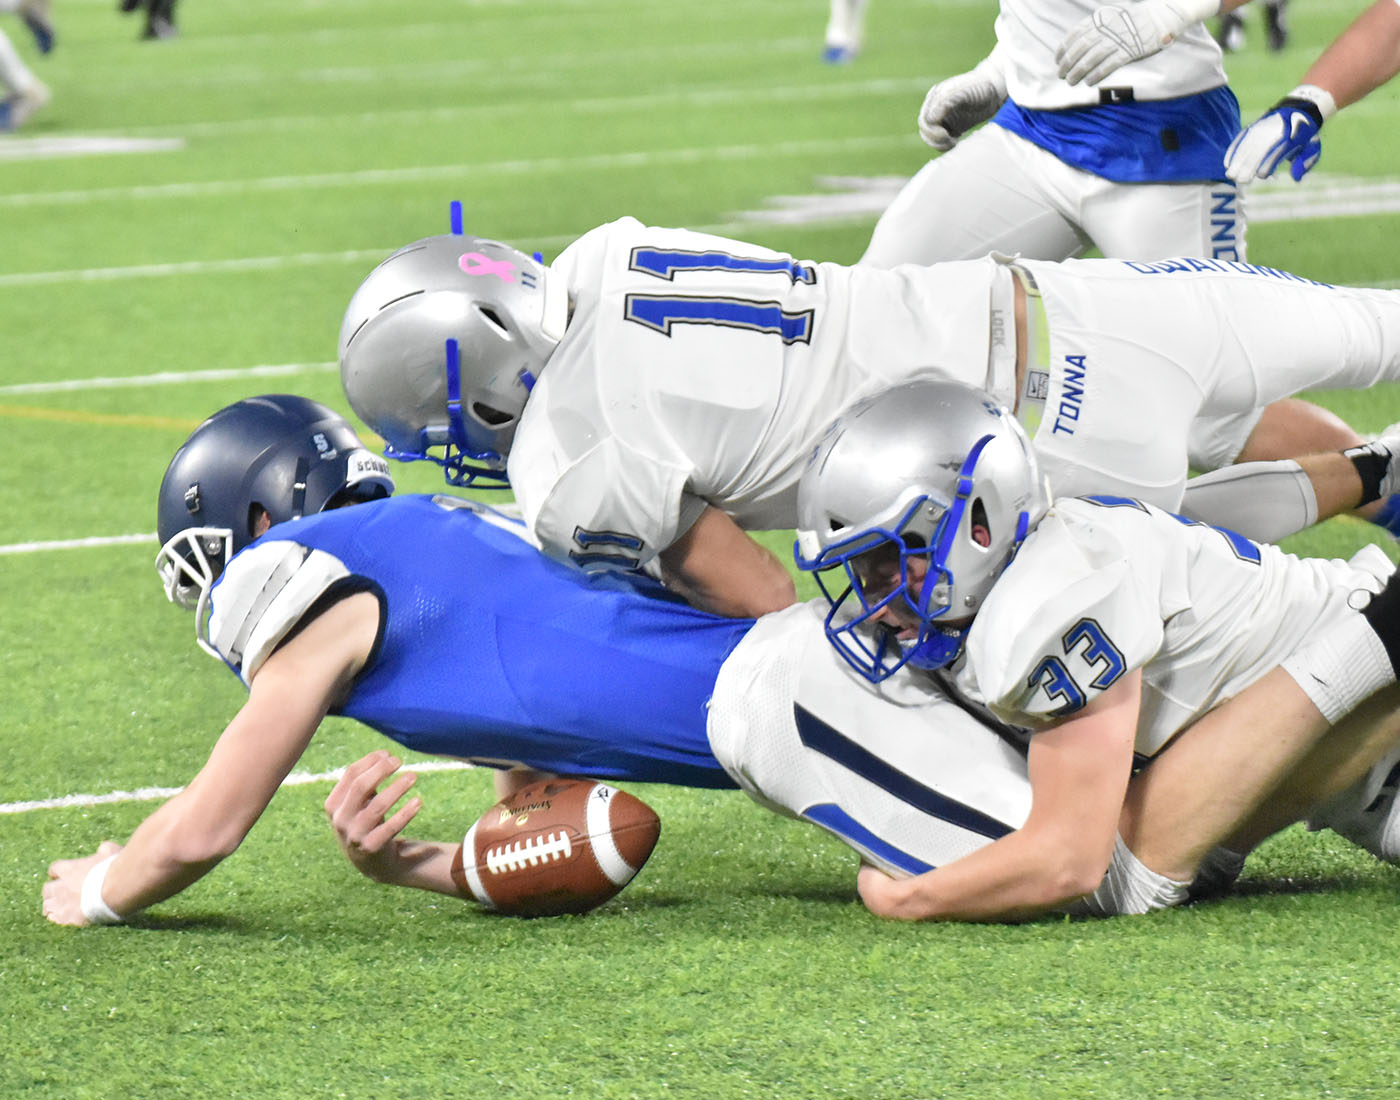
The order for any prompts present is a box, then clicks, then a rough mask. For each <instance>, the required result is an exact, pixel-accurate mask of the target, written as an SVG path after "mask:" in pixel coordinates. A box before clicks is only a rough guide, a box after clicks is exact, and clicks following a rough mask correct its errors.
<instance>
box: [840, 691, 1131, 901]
mask: <svg viewBox="0 0 1400 1100" xmlns="http://www.w3.org/2000/svg"><path fill="white" fill-rule="evenodd" d="M1141 690H1142V673H1141V671H1140V670H1137V671H1134V672H1132V673H1130V674H1128V675H1126V676H1124V677H1122V678H1121V679H1120V680H1119V681H1118V682H1117V683H1116V684H1114V685H1113V686H1112V687H1111V688H1109V689H1108V690H1107V691H1105V692H1104V693H1103V694H1102V695H1099V696H1098V697H1096V698H1095V699H1094V700H1093V701H1091V702H1090V703H1089V704H1088V705H1087V706H1085V707H1084V709H1083V710H1081V711H1079V712H1078V713H1077V714H1075V715H1074V716H1073V717H1071V718H1067V719H1064V720H1063V721H1061V722H1059V723H1057V724H1056V725H1054V726H1051V727H1049V728H1048V729H1045V730H1043V731H1041V732H1039V733H1037V734H1036V735H1035V736H1034V737H1033V738H1032V739H1031V747H1030V752H1029V754H1028V757H1027V766H1028V768H1029V771H1030V780H1031V810H1030V814H1029V816H1028V817H1027V818H1026V823H1025V825H1024V826H1022V827H1021V828H1020V829H1018V830H1017V831H1016V832H1014V833H1011V834H1009V835H1007V836H1005V837H1002V838H1001V839H1000V840H997V841H995V842H994V843H992V844H989V845H988V846H987V847H985V848H981V849H978V850H977V851H975V852H973V853H971V854H970V855H967V856H964V857H963V858H962V859H958V860H954V861H953V862H952V863H947V864H944V865H943V866H942V867H939V868H936V869H935V870H932V871H928V872H925V873H924V874H922V875H917V876H915V877H914V878H909V879H903V880H897V879H892V878H890V877H888V876H887V875H885V874H883V873H882V872H880V871H877V870H875V869H874V868H871V867H865V868H862V869H861V872H860V878H859V888H860V894H861V899H862V900H863V901H864V902H865V904H866V906H867V907H868V908H869V909H870V911H871V912H872V913H874V914H876V915H877V916H881V917H892V918H895V919H899V920H969V921H985V920H1022V919H1025V918H1028V917H1033V916H1036V915H1038V914H1040V913H1044V912H1046V911H1048V910H1051V909H1054V908H1056V907H1059V906H1063V905H1064V904H1065V903H1066V902H1070V901H1073V900H1074V899H1076V898H1079V897H1081V896H1083V895H1084V894H1087V893H1089V892H1091V891H1092V890H1094V889H1095V887H1097V886H1098V885H1099V882H1100V881H1101V880H1102V879H1103V876H1104V873H1105V872H1106V871H1107V870H1108V865H1109V862H1110V861H1111V860H1112V858H1113V848H1114V842H1115V839H1116V836H1117V830H1118V819H1119V815H1120V812H1121V810H1122V806H1123V798H1124V794H1125V793H1126V791H1127V787H1128V778H1129V773H1130V771H1131V767H1132V757H1133V738H1134V736H1135V734H1136V730H1137V714H1138V703H1139V697H1140V694H1141Z"/></svg>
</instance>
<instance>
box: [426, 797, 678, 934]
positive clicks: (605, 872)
mask: <svg viewBox="0 0 1400 1100" xmlns="http://www.w3.org/2000/svg"><path fill="white" fill-rule="evenodd" d="M660 835H661V819H660V818H658V817H657V816H656V813H655V811H653V810H652V808H651V807H650V806H648V805H647V804H646V803H645V802H643V801H642V800H641V799H639V798H636V797H634V796H633V795H630V794H628V793H627V792H626V791H619V790H617V789H616V788H614V787H609V786H608V785H607V784H606V783H596V782H594V781H592V780H588V779H544V780H540V781H539V782H536V783H531V784H530V785H529V786H527V787H522V788H521V789H520V790H518V791H516V792H515V794H513V795H511V796H510V797H509V798H506V799H503V800H502V801H500V802H498V803H496V805H494V806H492V807H491V808H490V809H489V810H487V811H486V812H485V813H484V814H482V815H481V817H479V818H478V819H477V821H476V823H475V824H474V825H472V827H471V829H469V830H468V831H467V835H466V838H465V839H464V840H463V841H462V844H461V847H460V848H458V849H457V855H456V858H455V859H454V860H453V862H452V878H453V880H454V881H455V882H456V883H457V887H458V889H460V890H461V891H462V892H463V894H465V895H469V896H471V897H474V898H476V900H477V901H479V902H480V903H481V904H482V905H484V906H486V907H488V908H490V909H494V910H496V911H497V912H499V913H508V914H510V915H511V916H517V917H548V916H554V915H555V914H557V913H584V912H587V911H588V910H589V909H594V908H596V907H597V906H599V905H602V904H603V902H605V901H607V900H608V899H609V898H611V897H614V896H615V895H616V894H617V892H618V891H619V890H621V889H622V888H623V887H624V886H626V885H627V884H628V883H629V882H631V881H632V878H633V876H634V875H636V873H637V872H638V871H640V870H641V869H642V864H644V863H645V862H646V861H647V857H648V856H650V855H651V850H652V849H653V848H655V847H656V840H657V837H659V836H660Z"/></svg>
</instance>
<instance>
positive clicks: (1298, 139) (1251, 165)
mask: <svg viewBox="0 0 1400 1100" xmlns="http://www.w3.org/2000/svg"><path fill="white" fill-rule="evenodd" d="M1336 113H1337V103H1336V101H1335V100H1334V99H1333V98H1332V96H1331V94H1330V93H1329V92H1327V91H1326V90H1325V89H1323V88H1319V87H1317V86H1316V85H1314V84H1302V85H1300V86H1298V87H1297V88H1294V89H1293V90H1292V91H1291V92H1289V93H1288V95H1286V96H1284V97H1283V99H1281V100H1279V101H1278V103H1276V104H1275V105H1274V107H1273V109H1272V110H1271V111H1269V112H1268V113H1267V114H1265V115H1264V116H1263V117H1262V118H1259V119H1257V120H1256V121H1254V122H1251V123H1250V124H1249V125H1248V126H1246V127H1245V128H1244V129H1243V130H1241V131H1240V132H1239V133H1238V134H1236V135H1235V140H1234V141H1232V142H1230V148H1229V149H1227V150H1226V151H1225V174H1226V175H1227V176H1229V177H1230V178H1231V179H1232V180H1234V181H1235V182H1236V183H1253V182H1254V181H1255V180H1262V179H1268V177H1270V176H1272V175H1273V174H1274V170H1275V169H1276V168H1278V166H1279V165H1280V164H1281V163H1282V162H1283V161H1289V162H1290V168H1289V174H1290V175H1292V177H1293V178H1294V179H1295V180H1301V179H1302V178H1303V176H1304V174H1306V172H1307V171H1308V169H1309V168H1311V167H1312V166H1313V165H1314V164H1316V163H1317V160H1318V158H1319V157H1320V156H1322V139H1321V138H1320V137H1319V136H1318V131H1319V130H1321V129H1322V124H1323V123H1324V122H1326V121H1327V120H1328V119H1329V118H1331V117H1332V116H1333V115H1334V114H1336Z"/></svg>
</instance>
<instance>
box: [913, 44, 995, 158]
mask: <svg viewBox="0 0 1400 1100" xmlns="http://www.w3.org/2000/svg"><path fill="white" fill-rule="evenodd" d="M1004 102H1006V77H1005V76H1003V75H1002V72H1001V69H1000V68H999V67H998V66H997V63H996V53H995V51H993V53H992V54H991V56H988V57H984V58H983V59H982V60H981V61H979V62H978V63H977V67H976V68H974V69H973V70H972V71H971V72H966V73H959V74H958V75H957V76H950V77H949V78H948V79H947V80H940V81H939V82H938V83H937V84H935V85H934V86H933V87H932V88H930V89H929V90H928V95H926V96H924V105H923V106H922V107H920V108H919V134H920V136H921V137H922V138H923V139H924V143H925V144H926V145H931V146H933V148H935V149H938V150H940V151H942V152H945V153H946V152H947V151H948V150H949V149H951V148H952V147H953V146H954V145H956V144H957V143H958V138H960V137H962V136H963V134H965V133H967V131H969V130H971V129H972V128H973V127H974V126H976V125H978V124H979V123H982V122H986V121H987V119H989V118H991V117H992V116H993V115H994V114H996V113H997V111H998V109H1000V107H1001V105H1002V104H1003V103H1004Z"/></svg>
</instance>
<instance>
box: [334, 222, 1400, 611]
mask: <svg viewBox="0 0 1400 1100" xmlns="http://www.w3.org/2000/svg"><path fill="white" fill-rule="evenodd" d="M449 346H451V347H452V348H453V349H454V354H453V357H452V358H451V359H450V360H449V359H448V358H447V354H448V353H447V350H446V349H447V348H448V347H449ZM339 353H340V370H341V380H342V383H343V384H344V388H345V393H346V396H347V398H348V399H349V402H350V404H351V406H352V407H353V408H354V409H355V411H356V413H357V414H358V415H359V416H360V417H361V418H362V419H363V420H364V421H365V422H366V423H367V424H369V425H371V426H372V427H373V428H374V430H375V431H376V432H378V433H379V434H380V435H381V436H383V437H384V438H385V439H386V440H388V441H389V443H390V444H391V446H392V447H393V448H394V449H395V450H396V451H397V452H398V453H399V456H400V457H416V458H425V457H433V458H434V460H435V461H439V462H443V463H444V464H445V465H446V466H447V468H448V474H449V481H454V480H463V479H470V478H472V477H475V476H485V477H491V478H496V479H502V478H504V477H505V476H506V475H509V481H510V485H511V487H512V488H513V489H514V490H515V494H516V499H517V500H518V501H519V503H520V505H521V507H522V509H523V512H524V516H525V519H526V521H527V522H528V523H529V524H530V526H531V529H532V531H533V532H534V534H535V535H536V537H537V538H538V539H539V540H540V543H541V545H542V546H543V547H544V548H545V550H546V551H547V552H548V553H550V554H551V555H552V556H555V557H557V558H559V559H561V560H564V561H570V562H572V563H574V564H576V565H578V566H581V567H583V568H588V569H600V568H622V569H628V568H638V567H642V566H647V565H648V564H649V563H651V562H652V561H653V559H658V560H659V564H660V567H661V570H662V574H663V577H664V578H665V579H666V581H667V583H668V584H670V585H672V586H673V587H675V588H676V589H677V590H678V591H680V592H681V593H682V594H684V595H685V596H686V597H687V598H688V599H690V600H691V602H693V603H695V604H696V605H697V606H704V607H706V608H708V609H710V610H714V611H717V612H719V613H722V614H732V615H746V614H758V613H761V612H764V611H770V610H774V609H776V608H778V607H783V606H786V605H788V604H790V603H792V601H793V599H794V598H795V594H794V588H793V585H792V579H791V577H790V576H789V574H788V573H787V570H786V569H785V568H784V566H783V565H782V563H780V562H779V561H778V560H777V559H776V557H774V556H773V555H772V554H770V553H768V552H767V551H766V550H763V549H762V548H761V547H759V546H758V544H757V543H755V542H754V541H752V540H751V539H749V538H748V537H747V536H746V535H745V534H744V531H745V530H773V529H777V530H781V529H785V528H791V527H793V526H795V522H796V513H795V510H794V502H795V497H796V491H797V481H798V477H799V475H800V473H801V468H802V464H803V462H804V461H805V460H806V457H807V454H808V450H809V448H810V447H811V445H812V444H813V443H814V442H815V440H816V439H817V437H818V436H819V435H820V433H821V432H822V430H823V429H825V427H826V426H827V425H828V424H829V423H830V422H831V421H832V420H833V419H834V418H835V417H836V415H837V414H838V413H839V412H840V411H841V409H843V408H844V407H845V406H846V405H847V404H849V403H850V402H851V401H853V400H856V399H858V398H860V397H863V396H866V395H869V394H871V393H874V392H877V391H879V390H881V389H884V388H887V387H889V386H892V385H895V384H897V383H898V382H900V381H902V380H904V379H907V378H909V377H911V376H912V375H914V374H915V373H919V372H923V371H927V370H930V369H932V370H934V371H937V372H938V373H941V374H944V375H946V376H948V377H952V378H955V379H957V380H960V381H963V382H967V383H968V384H971V385H975V386H978V387H981V388H984V389H985V390H986V391H987V392H988V393H990V394H991V395H992V396H993V397H994V398H995V399H996V400H997V401H999V402H1002V403H1005V404H1007V405H1008V406H1010V407H1014V408H1015V409H1016V411H1017V415H1018V416H1020V417H1021V418H1022V420H1023V421H1024V422H1025V423H1026V424H1027V426H1028V427H1029V428H1031V430H1033V432H1034V438H1035V441H1036V445H1037V447H1038V448H1039V449H1040V450H1041V452H1042V456H1043V459H1044V461H1045V462H1046V464H1047V469H1048V470H1049V472H1050V475H1051V478H1052V481H1053V482H1054V483H1055V488H1056V491H1057V492H1061V493H1067V494H1072V493H1077V492H1083V491H1100V492H1106V491H1111V492H1120V493H1125V494H1129V495H1134V496H1142V497H1145V498H1147V499H1150V500H1152V501H1154V502H1155V503H1159V504H1162V505H1164V506H1166V507H1169V508H1173V509H1175V508H1177V507H1178V506H1182V507H1184V508H1185V510H1187V511H1188V512H1189V513H1190V514H1192V515H1195V516H1197V517H1198V518H1201V519H1203V520H1207V521H1211V522H1222V523H1228V524H1229V525H1230V526H1232V527H1236V528H1239V529H1242V530H1244V532H1245V533H1246V534H1249V535H1256V536H1259V537H1263V538H1273V537H1278V535H1279V533H1280V531H1281V532H1282V533H1288V532H1290V531H1295V530H1298V529H1300V528H1302V527H1304V526H1306V525H1307V524H1308V523H1310V522H1314V521H1315V520H1316V518H1317V516H1318V515H1319V514H1322V513H1320V512H1319V510H1318V508H1317V507H1316V504H1317V502H1316V500H1315V498H1314V496H1313V490H1312V488H1311V487H1310V486H1309V484H1308V479H1307V477H1306V476H1305V473H1304V472H1303V471H1302V470H1300V469H1298V468H1296V467H1295V466H1293V465H1291V464H1289V465H1285V466H1282V467H1275V468H1274V469H1272V470H1270V471H1267V472H1266V473H1265V474H1263V475H1262V477H1261V478H1259V479H1257V480H1255V479H1251V480H1250V481H1249V482H1248V483H1247V484H1245V483H1242V482H1241V480H1240V478H1241V475H1239V474H1231V475H1230V478H1229V479H1228V482H1229V483H1228V484H1227V485H1226V486H1225V487H1224V488H1223V489H1222V488H1221V486H1220V485H1219V484H1215V485H1212V486H1211V491H1210V492H1209V493H1208V494H1204V495H1202V497H1201V503H1200V506H1199V507H1198V506H1197V505H1196V501H1195V499H1194V497H1193V496H1191V495H1188V497H1187V499H1186V501H1185V503H1184V504H1183V502H1182V493H1183V489H1184V486H1185V482H1186V473H1187V437H1188V434H1189V432H1190V429H1191V428H1192V426H1193V425H1194V424H1196V423H1199V417H1201V416H1203V415H1209V416H1218V415H1229V414H1236V413H1248V412H1250V411H1251V410H1254V409H1256V408H1258V407H1262V406H1263V405H1266V404H1268V403H1269V402H1270V401H1273V400H1276V399H1277V398H1280V397H1284V396H1286V395H1288V394H1291V393H1295V392H1297V391H1299V390H1301V389H1304V388H1308V387H1313V386H1319V385H1329V386H1350V387H1364V386H1369V385H1371V384H1372V383H1373V382H1375V381H1378V380H1381V379H1388V378H1391V379H1400V293H1396V292H1392V291H1366V290H1356V289H1351V288H1335V287H1328V286H1323V285H1320V284H1316V283H1312V282H1310V281H1309V280H1306V279H1301V278H1299V277H1297V276H1294V275H1289V274H1286V273H1283V272H1278V271H1273V270H1271V269H1266V268H1253V267H1251V266H1249V265H1245V264H1237V263H1224V262H1220V261H1210V260H1172V261H1163V262H1154V263H1140V262H1125V261H1116V260H1076V261H1068V262H1065V263H1062V264H1053V263H1043V262H1036V261H1021V262H1018V263H1016V264H1014V265H1010V266H1008V265H1006V264H1003V263H999V262H997V261H995V260H994V259H991V258H983V259H980V260H969V261H961V262H958V263H949V264H938V265H934V266H932V267H928V268H917V267H912V266H903V267H900V268H897V269H892V270H888V271H887V270H880V269H876V268H870V267H860V266H858V267H853V268H852V267H843V266H840V265H837V264H831V263H811V262H806V261H799V260H796V259H794V258H793V257H791V256H788V255H786V254H784V253H780V252H775V251H772V250H770V249H766V248H762V247H760V246H758V245H753V244H747V243H745V242H742V241H735V240H729V239H727V238H723V237H716V236H712V235H709V234H704V233H696V232H693V231H690V230H685V229H659V228H651V227H647V226H644V225H642V224H641V223H640V222H638V221H636V220H635V219H633V218H623V219H621V220H619V221H616V222H611V223H609V224H607V225H604V226H601V227H599V228H597V229H594V230H592V231H591V232H589V233H587V234H585V235H584V236H583V237H581V238H580V239H579V240H577V241H575V242H574V243H573V244H572V245H570V246H569V247H568V248H567V249H565V250H564V252H563V253H562V254H561V255H560V256H559V258H558V259H557V260H556V261H555V262H554V264H553V265H552V266H550V267H544V266H543V265H542V264H540V263H537V262H535V261H532V260H530V259H528V258H527V257H525V256H524V255H522V254H521V253H519V252H517V251H515V250H514V249H512V248H509V247H508V246H506V245H503V244H500V243H498V242H494V241H487V240H484V239H482V238H478V237H462V236H455V235H445V236H441V237H432V238H428V239H426V240H424V241H419V242H416V243H414V244H412V245H409V246H407V247H406V248H403V249H400V250H399V251H398V252H396V253H394V254H393V255H392V256H390V257H389V258H388V259H387V260H385V261H384V262H383V263H382V264H380V265H379V267H378V268H376V269H375V270H374V271H373V272H372V273H371V274H370V275H369V276H368V277H367V278H366V279H365V281H364V282H363V283H362V284H361V286H360V288H359V289H358V290H357V291H356V293H355V295H354V297H353V298H352V299H351V301H350V303H349V306H348V308H347V310H346V314H345V318H344V322H343V324H342V327H341V334H340V349H339ZM1037 425H1038V428H1037V427H1036V426H1037ZM438 448H443V449H444V451H445V453H444V455H443V456H442V457H437V456H435V455H433V454H432V452H434V451H435V450H436V449H438ZM1298 453H1300V454H1301V453H1305V452H1304V451H1303V450H1299V452H1298ZM1387 491H1389V490H1387ZM1221 498H1225V499H1221ZM1250 522H1254V523H1258V524H1260V525H1262V526H1261V527H1253V528H1251V527H1248V526H1246V525H1247V524H1249V523H1250Z"/></svg>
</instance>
